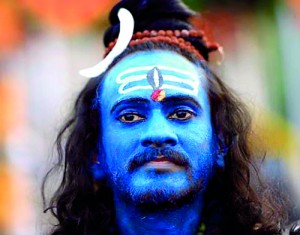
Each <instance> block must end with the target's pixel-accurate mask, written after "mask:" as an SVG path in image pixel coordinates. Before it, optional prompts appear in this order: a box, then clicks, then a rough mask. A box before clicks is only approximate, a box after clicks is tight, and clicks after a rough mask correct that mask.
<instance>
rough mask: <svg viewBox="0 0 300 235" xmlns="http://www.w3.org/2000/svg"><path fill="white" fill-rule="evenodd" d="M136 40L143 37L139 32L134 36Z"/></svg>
mask: <svg viewBox="0 0 300 235" xmlns="http://www.w3.org/2000/svg"><path fill="white" fill-rule="evenodd" d="M135 36H136V38H142V37H143V34H142V33H141V32H137V33H136V34H135Z"/></svg>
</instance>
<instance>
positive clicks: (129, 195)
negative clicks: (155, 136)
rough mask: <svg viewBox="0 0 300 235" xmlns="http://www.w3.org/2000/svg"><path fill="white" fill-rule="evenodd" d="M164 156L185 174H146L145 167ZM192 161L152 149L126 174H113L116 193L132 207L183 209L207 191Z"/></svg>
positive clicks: (127, 168)
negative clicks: (178, 207)
mask: <svg viewBox="0 0 300 235" xmlns="http://www.w3.org/2000/svg"><path fill="white" fill-rule="evenodd" d="M158 156H163V157H164V159H167V160H168V161H170V162H172V163H173V164H175V165H176V166H178V167H180V168H181V169H182V170H181V171H179V172H172V171H161V170H151V171H146V170H143V169H142V168H143V166H145V164H147V163H149V162H150V161H153V160H155V159H157V157H158ZM188 159H189V158H188V157H187V156H186V155H185V154H184V153H181V152H179V151H175V150H173V149H169V148H164V149H155V148H149V149H147V150H145V151H144V152H141V153H138V154H136V155H134V156H133V157H132V158H131V160H130V161H129V162H128V164H127V165H126V166H125V167H124V168H125V170H124V171H122V172H121V171H119V172H115V173H114V174H112V181H113V185H114V189H115V190H114V191H115V193H118V194H119V195H120V196H121V197H122V198H123V199H124V200H125V201H127V202H128V203H134V204H135V205H136V206H142V207H143V208H148V209H151V210H152V209H153V210H155V209H156V208H157V207H159V209H162V208H164V207H165V208H167V207H171V208H174V206H180V205H182V204H186V203H188V202H190V201H192V200H193V199H194V198H195V197H196V195H198V194H199V193H200V192H202V191H203V189H204V188H205V182H203V177H202V175H201V174H200V173H199V171H196V170H194V169H193V167H192V166H191V163H190V161H189V160H188Z"/></svg>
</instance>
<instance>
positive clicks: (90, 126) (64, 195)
mask: <svg viewBox="0 0 300 235" xmlns="http://www.w3.org/2000/svg"><path fill="white" fill-rule="evenodd" d="M131 14H132V15H133V18H132V15H131ZM117 15H118V16H119V18H120V23H119V20H118V18H117ZM192 15H193V13H192V12H191V11H190V10H188V9H187V8H186V7H185V6H184V5H183V4H182V3H180V2H179V1H175V0H173V1H170V0H166V1H162V0H152V1H151V0H150V1H138V0H128V1H121V2H120V3H118V4H117V5H116V6H115V7H114V9H113V10H112V12H111V15H110V21H111V24H112V26H111V27H110V28H109V29H108V30H107V32H106V35H105V40H104V41H105V45H106V47H107V53H106V58H105V59H104V60H103V61H101V62H100V63H99V64H98V65H96V66H94V67H93V68H91V69H88V70H84V71H82V72H81V74H83V75H85V76H88V77H93V78H91V79H90V80H89V82H88V83H87V85H86V87H85V88H84V89H83V90H82V92H81V93H80V94H79V97H78V98H77V101H76V104H75V112H74V114H73V116H72V118H71V119H70V121H68V122H67V124H66V125H65V126H64V128H63V129H62V131H61V132H60V134H59V136H58V139H57V144H58V153H59V157H60V158H59V163H58V165H57V166H60V165H61V164H62V163H63V166H64V167H63V179H62V182H61V184H60V187H59V189H58V190H57V191H56V194H55V196H54V197H53V198H52V201H51V207H50V209H51V211H52V213H53V214H54V216H55V217H56V218H57V220H58V222H59V224H58V225H57V226H56V228H55V229H54V230H53V232H52V234H72V235H73V234H88V235H92V234H237V235H241V234H243V235H246V234H280V226H281V223H283V222H284V219H285V214H284V211H283V205H282V204H281V203H280V200H279V199H278V198H277V197H276V195H274V194H273V193H272V191H271V189H270V188H269V187H267V186H266V185H265V184H263V183H262V182H261V181H260V177H259V175H258V171H257V169H256V167H255V164H254V161H253V157H252V153H251V151H250V148H249V145H248V133H249V129H250V121H249V120H250V119H249V116H248V114H247V112H246V111H245V109H244V108H243V106H242V104H241V103H240V102H239V100H238V99H237V98H235V96H234V95H233V94H232V93H231V92H230V91H229V90H228V89H227V88H226V86H225V85H224V84H223V83H222V82H221V81H220V80H219V79H218V78H217V77H216V76H214V75H213V74H212V72H211V71H210V70H209V68H208V67H207V65H206V62H207V61H208V58H209V53H210V52H211V51H213V50H216V49H217V48H218V46H217V45H216V44H212V43H210V42H208V41H207V39H206V38H205V35H203V32H201V31H197V30H195V29H193V27H192V25H191V24H190V23H189V21H188V19H189V18H190V17H191V16H192ZM133 25H134V26H133ZM119 31H120V34H119V37H118V40H116V38H117V34H118V33H119ZM65 135H67V140H66V144H65V146H64V147H62V142H63V140H64V136H65Z"/></svg>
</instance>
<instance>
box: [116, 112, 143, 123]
mask: <svg viewBox="0 0 300 235" xmlns="http://www.w3.org/2000/svg"><path fill="white" fill-rule="evenodd" d="M119 120H120V121H121V122H124V123H134V122H141V121H144V120H145V117H143V116H142V115H140V114H137V113H126V114H123V115H121V116H120V117H119Z"/></svg>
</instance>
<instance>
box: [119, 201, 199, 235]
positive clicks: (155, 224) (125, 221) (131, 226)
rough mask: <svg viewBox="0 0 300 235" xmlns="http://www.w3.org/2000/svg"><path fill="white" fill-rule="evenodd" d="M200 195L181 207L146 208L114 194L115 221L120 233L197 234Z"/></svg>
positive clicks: (130, 234) (132, 234)
mask: <svg viewBox="0 0 300 235" xmlns="http://www.w3.org/2000/svg"><path fill="white" fill-rule="evenodd" d="M202 201H203V200H202V195H200V196H198V197H195V199H194V200H193V201H192V202H190V203H189V204H185V205H183V206H181V207H174V208H173V209H170V208H161V209H157V210H151V211H149V210H146V209H143V208H142V206H139V207H137V206H135V205H133V204H131V203H128V202H125V201H124V200H122V199H121V198H118V197H117V196H115V206H116V207H115V208H116V216H117V223H118V226H119V229H120V231H121V234H128V235H135V234H149V235H152V234H165V235H169V234H172V235H176V234H181V235H182V234H184V235H188V234H197V231H198V227H199V223H200V220H201V212H202V205H203V203H202Z"/></svg>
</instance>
